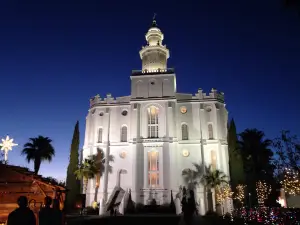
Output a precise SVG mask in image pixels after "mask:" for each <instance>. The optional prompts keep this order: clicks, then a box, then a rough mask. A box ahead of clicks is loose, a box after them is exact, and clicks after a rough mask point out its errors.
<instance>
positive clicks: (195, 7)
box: [0, 0, 300, 179]
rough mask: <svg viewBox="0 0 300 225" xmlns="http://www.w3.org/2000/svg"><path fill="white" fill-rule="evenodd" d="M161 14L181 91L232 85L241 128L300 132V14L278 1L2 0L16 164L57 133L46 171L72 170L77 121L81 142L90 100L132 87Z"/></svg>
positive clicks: (2, 71)
mask: <svg viewBox="0 0 300 225" xmlns="http://www.w3.org/2000/svg"><path fill="white" fill-rule="evenodd" d="M154 12H156V13H157V22H158V25H159V27H160V28H161V29H162V31H163V32H164V34H165V44H167V46H168V47H169V48H170V53H171V57H170V60H169V67H175V69H176V75H177V87H178V91H179V92H191V93H196V92H197V89H198V88H200V87H201V88H203V89H204V90H205V91H207V92H208V91H209V90H210V89H211V88H212V87H216V88H217V89H218V90H221V91H223V92H225V97H226V102H227V107H228V110H229V114H230V117H234V118H235V120H236V124H237V128H238V131H242V130H243V129H245V128H252V127H255V128H258V129H261V130H264V131H265V133H266V135H267V136H268V137H269V138H273V137H275V136H276V135H277V134H278V133H279V131H280V130H281V129H290V130H291V131H293V133H295V134H300V126H299V125H300V124H299V119H298V116H299V114H300V107H299V97H300V94H299V90H297V89H299V84H300V78H299V77H300V54H299V53H300V18H299V17H297V14H296V13H294V12H292V11H288V10H286V9H284V7H283V6H282V5H281V4H280V1H279V0H278V1H276V0H263V1H262V0H243V1H241V0H235V1H234V0H226V1H224V0H202V1H200V0H198V1H179V0H178V1H174V0H173V1H168V0H164V1H153V2H151V1H147V2H145V1H121V0H120V1H102V0H97V1H96V0H84V1H83V0H82V1H77V0H72V1H67V0H60V1H58V0H51V1H50V0H49V1H48V0H36V1H32V0H19V1H17V0H2V1H1V3H0V75H1V88H0V96H1V110H0V137H4V136H5V135H6V134H9V135H11V136H12V137H13V138H14V139H15V140H16V142H17V143H19V144H20V146H18V147H15V148H14V149H13V151H12V152H10V153H9V161H10V163H13V164H16V165H22V166H27V163H26V162H25V159H24V158H23V157H22V156H20V151H21V149H22V145H23V144H24V143H25V142H26V141H27V140H28V138H29V137H35V136H37V135H45V136H49V137H50V138H51V139H53V145H54V147H55V149H56V157H55V158H54V160H53V162H52V163H51V164H48V163H45V164H42V166H41V170H40V172H41V173H42V174H44V175H46V176H47V175H51V176H54V177H57V178H59V179H61V178H63V177H65V175H66V167H67V163H68V157H69V147H70V143H71V138H72V133H73V129H74V125H75V122H76V120H79V121H80V132H81V140H83V134H84V126H85V117H86V114H87V110H88V107H89V98H90V97H92V96H94V95H95V94H97V93H99V94H100V95H102V96H103V95H105V94H106V93H109V92H110V93H112V95H113V96H114V97H116V96H122V95H129V94H130V79H129V76H130V73H131V70H132V69H140V68H141V62H140V59H139V54H138V51H139V50H140V48H141V46H142V45H143V44H145V39H144V34H145V33H146V31H147V29H148V28H149V26H150V24H151V20H152V16H153V13H154ZM82 145H83V142H81V146H82ZM31 165H32V164H31Z"/></svg>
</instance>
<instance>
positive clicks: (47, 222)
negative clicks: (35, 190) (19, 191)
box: [39, 196, 54, 225]
mask: <svg viewBox="0 0 300 225" xmlns="http://www.w3.org/2000/svg"><path fill="white" fill-rule="evenodd" d="M51 204H52V198H51V197H49V196H47V197H45V199H44V205H45V206H44V207H43V208H41V210H40V212H39V225H52V224H53V223H54V219H53V214H54V213H53V209H52V208H51Z"/></svg>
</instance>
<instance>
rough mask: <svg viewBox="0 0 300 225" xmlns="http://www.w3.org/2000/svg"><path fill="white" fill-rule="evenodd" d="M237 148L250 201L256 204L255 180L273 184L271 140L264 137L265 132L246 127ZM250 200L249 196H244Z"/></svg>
mask: <svg viewBox="0 0 300 225" xmlns="http://www.w3.org/2000/svg"><path fill="white" fill-rule="evenodd" d="M239 136H240V140H239V148H240V152H241V154H242V158H243V163H244V171H245V176H246V182H245V183H246V185H247V190H248V193H251V202H252V204H254V205H256V204H257V203H258V202H257V195H256V182H257V181H259V180H265V181H266V182H267V183H268V184H271V185H273V184H274V177H273V172H274V166H273V165H272V164H271V162H272V156H273V152H272V151H271V150H270V147H271V144H272V142H271V141H270V140H269V139H265V134H264V132H262V131H259V130H257V129H246V130H245V131H243V132H242V133H241V134H240V135H239ZM246 199H247V201H250V200H249V198H246ZM248 203H249V202H248Z"/></svg>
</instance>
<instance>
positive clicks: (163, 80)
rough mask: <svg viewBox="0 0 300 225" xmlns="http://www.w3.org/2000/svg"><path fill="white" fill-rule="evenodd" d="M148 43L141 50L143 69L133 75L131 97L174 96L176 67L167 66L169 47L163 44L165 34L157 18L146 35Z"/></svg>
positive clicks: (133, 72)
mask: <svg viewBox="0 0 300 225" xmlns="http://www.w3.org/2000/svg"><path fill="white" fill-rule="evenodd" d="M145 38H146V41H147V45H146V46H143V47H142V49H141V50H140V52H139V53H140V58H141V60H142V69H141V70H133V71H132V75H131V77H130V78H131V98H132V99H146V98H165V97H174V96H175V93H176V78H175V73H174V69H172V68H168V67H167V60H168V58H169V57H170V53H169V49H167V47H166V45H163V40H164V34H163V33H162V32H161V30H160V29H159V28H158V27H157V23H156V20H155V18H153V20H152V25H151V27H150V28H149V29H148V31H147V33H146V35H145Z"/></svg>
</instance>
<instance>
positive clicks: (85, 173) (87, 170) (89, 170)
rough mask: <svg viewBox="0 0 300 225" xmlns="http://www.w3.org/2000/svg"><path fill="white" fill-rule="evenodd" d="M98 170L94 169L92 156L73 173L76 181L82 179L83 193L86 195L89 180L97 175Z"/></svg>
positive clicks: (94, 164)
mask: <svg viewBox="0 0 300 225" xmlns="http://www.w3.org/2000/svg"><path fill="white" fill-rule="evenodd" d="M97 172H98V170H97V167H96V163H95V160H94V158H93V156H90V157H88V158H86V159H84V161H83V162H82V163H81V164H80V165H79V167H78V169H77V170H76V171H75V172H74V174H75V176H76V178H77V179H78V180H82V179H83V193H84V194H86V192H87V187H88V182H89V179H92V178H94V177H95V175H96V174H97Z"/></svg>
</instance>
